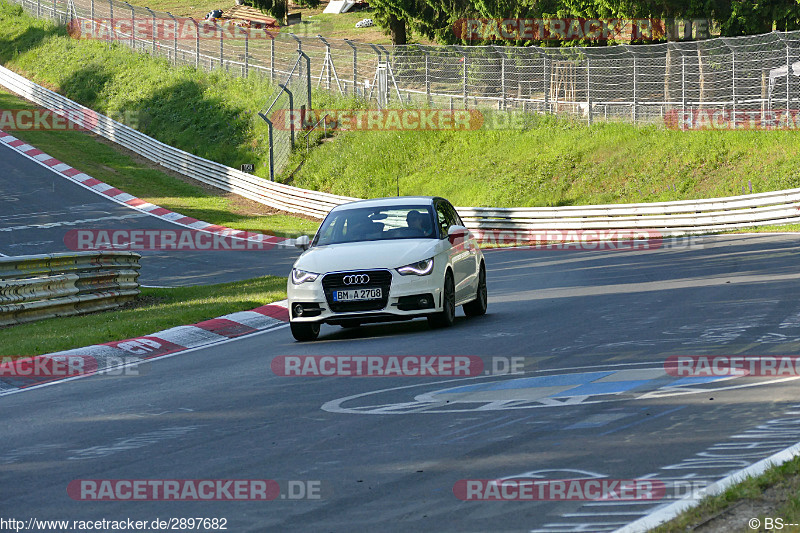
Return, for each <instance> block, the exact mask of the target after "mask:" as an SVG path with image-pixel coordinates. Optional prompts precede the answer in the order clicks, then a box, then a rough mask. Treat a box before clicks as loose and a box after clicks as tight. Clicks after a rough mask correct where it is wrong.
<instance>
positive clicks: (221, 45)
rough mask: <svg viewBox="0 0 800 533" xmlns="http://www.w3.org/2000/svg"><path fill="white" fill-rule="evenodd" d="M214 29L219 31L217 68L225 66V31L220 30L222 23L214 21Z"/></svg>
mask: <svg viewBox="0 0 800 533" xmlns="http://www.w3.org/2000/svg"><path fill="white" fill-rule="evenodd" d="M214 31H219V68H220V70H223V69H224V68H225V44H224V43H225V39H224V38H225V32H224V31H222V25H221V24H217V23H216V22H214Z"/></svg>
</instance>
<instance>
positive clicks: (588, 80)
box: [586, 56, 593, 126]
mask: <svg viewBox="0 0 800 533" xmlns="http://www.w3.org/2000/svg"><path fill="white" fill-rule="evenodd" d="M591 81H592V78H591V70H590V65H589V56H586V113H587V122H588V123H589V125H590V126H591V125H592V119H593V117H592V84H591Z"/></svg>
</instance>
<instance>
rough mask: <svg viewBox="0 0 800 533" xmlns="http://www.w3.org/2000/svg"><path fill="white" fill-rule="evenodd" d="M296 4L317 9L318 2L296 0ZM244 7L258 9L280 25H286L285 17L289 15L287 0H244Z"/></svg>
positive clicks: (317, 0)
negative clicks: (273, 18)
mask: <svg viewBox="0 0 800 533" xmlns="http://www.w3.org/2000/svg"><path fill="white" fill-rule="evenodd" d="M297 1H298V3H300V4H301V5H304V6H306V7H312V8H313V7H318V6H319V3H320V0H297ZM244 3H245V5H248V6H252V7H255V8H257V9H260V10H261V11H262V12H263V13H267V14H269V15H271V16H273V17H275V19H276V20H278V21H280V22H281V23H282V24H286V15H288V14H289V6H288V2H287V0H245V1H244Z"/></svg>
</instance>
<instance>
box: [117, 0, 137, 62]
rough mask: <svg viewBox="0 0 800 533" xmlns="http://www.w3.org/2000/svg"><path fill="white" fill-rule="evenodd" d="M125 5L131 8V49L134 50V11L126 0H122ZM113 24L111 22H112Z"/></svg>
mask: <svg viewBox="0 0 800 533" xmlns="http://www.w3.org/2000/svg"><path fill="white" fill-rule="evenodd" d="M123 4H125V5H126V6H128V7H129V8H131V45H130V46H131V50H136V43H135V42H134V40H133V36H134V33H135V29H136V11H135V10H134V9H133V6H132V5H130V4H129V3H128V2H123ZM112 25H113V22H112Z"/></svg>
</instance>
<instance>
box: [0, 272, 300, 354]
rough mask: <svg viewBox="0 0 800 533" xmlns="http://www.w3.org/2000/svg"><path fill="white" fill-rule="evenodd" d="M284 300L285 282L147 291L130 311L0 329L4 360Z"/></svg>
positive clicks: (268, 278)
mask: <svg viewBox="0 0 800 533" xmlns="http://www.w3.org/2000/svg"><path fill="white" fill-rule="evenodd" d="M284 298H286V278H281V277H276V276H266V277H262V278H255V279H249V280H245V281H237V282H232V283H222V284H219V285H208V286H200V287H179V288H174V289H154V288H144V289H142V294H141V296H140V304H138V306H135V307H132V308H123V309H121V310H112V311H105V312H101V313H92V314H89V315H81V316H71V317H59V318H51V319H47V320H42V321H39V322H33V323H29V324H20V325H17V326H10V327H6V328H0V356H30V355H41V354H44V353H49V352H54V351H60V350H69V349H72V348H80V347H82V346H87V345H90V344H98V343H104V342H110V341H118V340H121V339H127V338H131V337H137V336H142V335H148V334H150V333H154V332H156V331H160V330H163V329H167V328H171V327H175V326H181V325H185V324H193V323H196V322H200V321H202V320H208V319H211V318H216V317H218V316H220V315H224V314H228V313H233V312H236V311H243V310H248V309H253V308H255V307H259V306H261V305H265V304H268V303H270V302H274V301H277V300H281V299H284Z"/></svg>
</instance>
